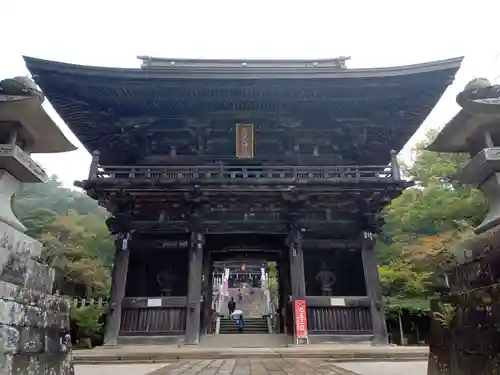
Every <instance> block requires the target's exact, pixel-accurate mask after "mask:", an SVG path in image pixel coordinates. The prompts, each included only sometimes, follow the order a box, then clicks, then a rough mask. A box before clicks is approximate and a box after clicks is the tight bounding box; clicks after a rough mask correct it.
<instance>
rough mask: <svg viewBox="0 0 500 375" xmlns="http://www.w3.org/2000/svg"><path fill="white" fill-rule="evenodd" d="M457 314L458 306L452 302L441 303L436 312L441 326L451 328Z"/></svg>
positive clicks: (435, 314) (435, 315)
mask: <svg viewBox="0 0 500 375" xmlns="http://www.w3.org/2000/svg"><path fill="white" fill-rule="evenodd" d="M455 316H456V308H455V306H453V305H452V304H450V303H441V304H439V311H437V312H435V313H434V317H435V319H436V320H437V321H438V322H439V324H440V325H441V327H443V328H450V327H451V325H452V323H453V319H455Z"/></svg>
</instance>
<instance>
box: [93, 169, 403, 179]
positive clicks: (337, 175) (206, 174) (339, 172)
mask: <svg viewBox="0 0 500 375" xmlns="http://www.w3.org/2000/svg"><path fill="white" fill-rule="evenodd" d="M396 177H397V176H396ZM96 178H97V179H117V180H128V179H147V180H160V181H172V182H174V181H175V182H177V181H181V182H182V181H186V180H188V181H189V180H195V181H207V182H216V181H255V182H258V181H259V180H260V181H264V182H272V181H278V182H279V181H336V180H352V181H358V180H393V179H395V178H394V177H393V174H392V172H391V168H390V167H389V166H380V165H363V166H355V165H352V166H327V167H325V166H320V167H313V166H305V167H304V166H216V165H214V166H185V167H178V166H99V167H98V170H97V174H96Z"/></svg>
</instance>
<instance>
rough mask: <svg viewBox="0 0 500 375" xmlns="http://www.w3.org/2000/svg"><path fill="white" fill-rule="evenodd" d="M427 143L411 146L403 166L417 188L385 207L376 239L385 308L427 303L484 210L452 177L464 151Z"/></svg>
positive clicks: (464, 160)
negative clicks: (435, 148) (408, 161)
mask: <svg viewBox="0 0 500 375" xmlns="http://www.w3.org/2000/svg"><path fill="white" fill-rule="evenodd" d="M430 137H432V134H431V135H430ZM425 143H426V142H423V143H421V144H418V145H417V146H416V147H415V149H414V155H415V158H414V163H413V164H412V165H410V166H405V167H404V175H405V176H406V177H407V178H410V179H412V180H413V181H414V182H415V187H413V188H409V189H407V190H405V191H404V192H403V193H402V194H401V196H400V197H398V198H397V199H395V200H393V201H392V202H391V204H390V205H388V206H387V207H386V209H385V210H384V212H383V214H384V219H385V225H384V227H383V232H382V233H381V235H380V236H379V240H378V242H377V250H378V261H379V264H380V267H379V272H380V277H381V282H382V289H383V292H384V294H385V295H386V296H388V297H390V300H392V301H393V302H392V307H391V303H389V305H388V307H387V308H388V309H389V310H390V309H392V311H402V310H404V309H406V310H407V311H410V310H415V309H417V310H418V309H420V308H417V306H427V305H428V303H427V298H428V296H431V295H433V292H432V290H431V289H430V286H431V285H432V284H433V282H434V281H435V280H436V277H437V276H438V275H439V274H440V272H441V266H442V265H443V264H445V263H447V262H448V261H450V260H451V259H453V257H454V253H455V251H456V250H457V249H459V248H460V243H461V242H462V241H464V239H466V238H468V237H470V236H471V235H472V228H474V227H475V226H476V225H478V224H479V223H480V222H481V221H482V220H483V218H484V215H485V212H486V202H485V200H484V197H483V195H482V193H481V192H480V191H478V190H475V189H471V188H470V187H468V186H464V185H461V184H460V183H458V181H456V179H455V175H456V172H457V171H458V169H459V168H461V167H463V166H464V165H465V164H466V163H467V161H468V159H469V157H468V155H465V154H446V153H436V152H431V151H427V150H426V149H425ZM417 300H420V301H421V303H417V302H416V301H417ZM404 306H405V307H404ZM410 306H413V307H410ZM424 310H425V311H428V310H426V309H424ZM424 310H421V311H424ZM419 311H420V310H419Z"/></svg>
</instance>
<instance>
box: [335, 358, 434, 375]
mask: <svg viewBox="0 0 500 375" xmlns="http://www.w3.org/2000/svg"><path fill="white" fill-rule="evenodd" d="M335 365H336V366H339V367H342V368H344V369H347V370H349V371H352V372H354V373H356V374H361V375H402V374H404V375H426V374H427V361H418V362H349V363H335Z"/></svg>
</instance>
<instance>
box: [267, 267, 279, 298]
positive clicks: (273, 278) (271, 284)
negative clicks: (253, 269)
mask: <svg viewBox="0 0 500 375" xmlns="http://www.w3.org/2000/svg"><path fill="white" fill-rule="evenodd" d="M267 270H268V271H267V272H268V275H269V281H268V288H269V293H270V294H271V299H272V300H273V301H275V300H277V299H278V272H277V270H276V262H269V263H267Z"/></svg>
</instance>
